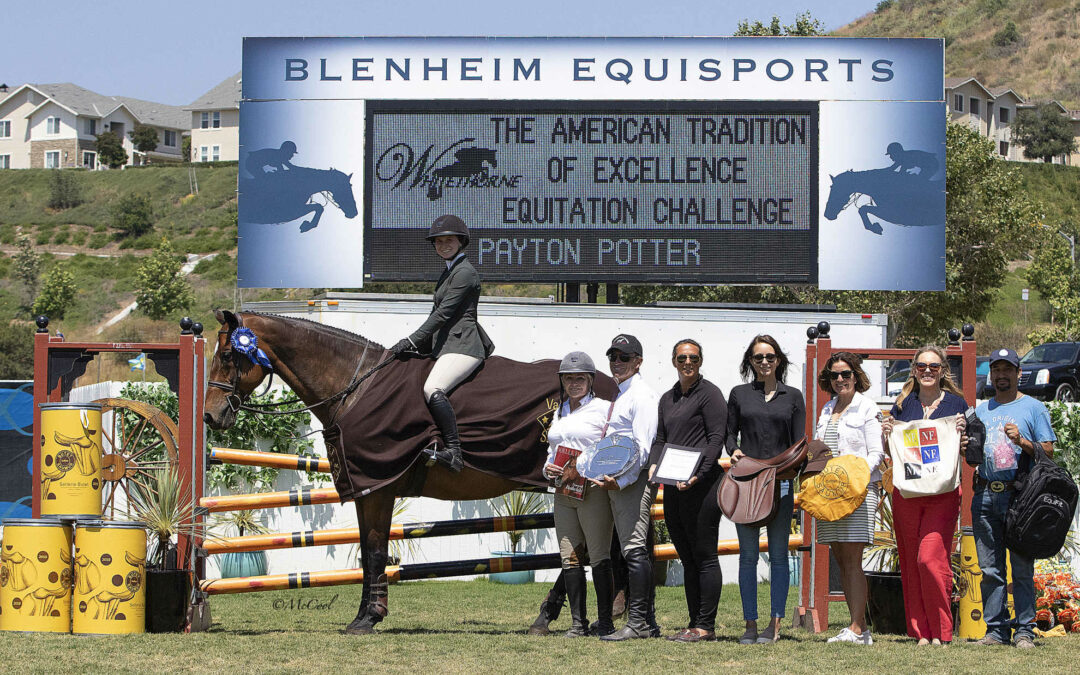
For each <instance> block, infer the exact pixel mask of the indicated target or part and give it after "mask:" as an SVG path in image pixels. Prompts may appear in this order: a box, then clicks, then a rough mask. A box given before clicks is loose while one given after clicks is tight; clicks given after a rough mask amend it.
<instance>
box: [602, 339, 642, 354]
mask: <svg viewBox="0 0 1080 675" xmlns="http://www.w3.org/2000/svg"><path fill="white" fill-rule="evenodd" d="M612 351H619V352H622V353H624V354H634V355H636V356H641V355H642V354H641V343H640V342H638V339H637V338H636V337H634V336H633V335H627V334H625V333H620V334H618V335H616V336H615V339H614V340H612V341H611V346H610V347H608V350H607V351H606V352H605V354H611V352H612Z"/></svg>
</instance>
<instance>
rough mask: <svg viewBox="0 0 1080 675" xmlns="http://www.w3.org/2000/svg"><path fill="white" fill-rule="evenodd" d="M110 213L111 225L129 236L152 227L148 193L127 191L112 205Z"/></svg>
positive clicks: (151, 209) (152, 215)
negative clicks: (111, 216)
mask: <svg viewBox="0 0 1080 675" xmlns="http://www.w3.org/2000/svg"><path fill="white" fill-rule="evenodd" d="M112 215H113V227H115V228H116V229H118V230H120V231H121V232H123V233H124V234H125V235H128V236H131V237H137V236H139V235H141V234H146V233H147V232H149V231H150V230H152V229H153V228H154V206H153V204H151V203H150V196H149V195H145V194H140V193H137V192H129V193H128V194H126V195H124V196H123V197H121V198H120V201H118V202H116V204H115V205H114V206H113V208H112Z"/></svg>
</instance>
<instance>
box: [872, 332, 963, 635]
mask: <svg viewBox="0 0 1080 675" xmlns="http://www.w3.org/2000/svg"><path fill="white" fill-rule="evenodd" d="M967 408H968V404H967V402H966V401H965V400H964V395H963V393H962V392H961V391H960V389H959V388H958V387H957V386H956V384H955V383H954V382H953V380H952V373H951V372H950V370H949V362H948V361H947V360H946V359H945V352H944V351H942V350H941V349H940V348H939V347H935V346H927V347H923V348H922V349H920V350H919V351H918V353H917V354H916V355H915V360H914V361H913V362H912V364H911V375H910V376H909V377H908V380H907V382H905V383H904V388H903V389H902V390H901V391H900V395H899V396H898V397H897V398H896V403H895V404H894V405H893V407H892V418H893V419H895V420H897V421H900V422H911V421H914V420H919V419H937V418H940V417H948V416H949V415H957V418H956V428H957V430H958V431H960V432H961V434H963V431H964V428H965V420H964V412H965V411H966V410H967ZM893 419H889V418H886V419H885V421H883V422H882V424H881V428H882V432H883V433H884V435H885V437H886V438H888V437H889V434H890V433H892V428H893ZM961 442H963V441H961ZM892 499H893V532H894V534H895V535H896V547H897V549H898V551H899V554H900V579H901V580H902V582H903V584H904V614H905V615H906V616H907V631H908V635H910V636H911V637H913V638H917V639H918V640H919V644H920V645H927V644H935V645H940V644H941V643H943V642H949V641H950V640H952V631H953V625H952V578H953V577H952V565H951V564H950V562H949V556H950V553H951V552H952V547H953V536H954V535H955V534H956V521H957V518H958V517H959V515H960V488H956V489H955V490H953V491H952V492H947V493H945V494H941V495H933V496H929V497H911V498H909V499H905V498H904V497H903V496H902V495H901V494H900V491H899V490H897V489H895V488H893V494H892Z"/></svg>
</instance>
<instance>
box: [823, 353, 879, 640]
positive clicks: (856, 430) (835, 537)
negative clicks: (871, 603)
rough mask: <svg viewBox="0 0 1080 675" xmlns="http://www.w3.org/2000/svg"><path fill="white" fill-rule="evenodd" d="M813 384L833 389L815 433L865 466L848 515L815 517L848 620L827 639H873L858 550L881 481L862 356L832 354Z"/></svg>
mask: <svg viewBox="0 0 1080 675" xmlns="http://www.w3.org/2000/svg"><path fill="white" fill-rule="evenodd" d="M818 385H819V386H820V387H821V388H822V389H824V390H825V391H828V392H832V393H833V394H834V396H833V398H832V400H830V401H829V402H828V403H826V404H825V407H824V408H823V409H822V411H821V417H819V418H818V422H817V433H816V434H815V438H818V439H820V440H822V441H824V442H825V444H826V445H828V446H829V448H831V449H832V451H833V454H834V455H857V456H859V457H862V458H863V459H865V460H866V463H867V464H868V465H869V466H870V486H869V489H868V490H867V493H866V499H865V500H864V501H863V503H862V505H861V506H859V508H857V509H856V510H855V511H854V512H853V513H852V514H851V515H848V516H845V517H844V518H841V519H840V520H836V521H833V522H825V521H818V523H817V541H818V543H819V544H828V545H829V548H830V549H832V553H833V556H834V557H835V558H836V562H837V564H838V565H839V566H840V575H841V576H840V579H841V583H842V584H843V587H844V597H845V599H846V600H847V606H848V611H849V612H850V614H851V625H850V626H848V627H847V628H844V629H843V630H841V631H840V634H839V635H837V636H836V637H832V638H829V642H852V643H856V644H865V645H871V644H874V640H873V638H872V637H871V636H870V630H869V629H868V628H867V627H866V575H865V574H864V573H863V568H862V561H863V549H864V548H865V547H866V545H867V544H872V543H873V542H874V516H875V514H876V513H877V507H878V500H879V499H880V496H879V489H880V485H881V470H880V468H879V467H880V465H881V460H882V459H884V458H885V451H884V449H883V448H882V445H881V413H880V412H879V411H878V408H877V405H876V404H875V403H874V402H873V401H872V400H870V399H869V398H867V397H866V396H863V395H862V392H864V391H866V390H867V389H869V388H870V379H869V378H868V377H867V376H866V373H865V372H863V369H862V359H861V358H859V357H858V356H857V355H855V354H852V353H851V352H837V353H835V354H833V355H832V356H831V357H830V358H829V360H828V361H826V362H825V367H824V368H823V369H822V371H821V374H820V375H819V376H818Z"/></svg>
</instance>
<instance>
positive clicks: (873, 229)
mask: <svg viewBox="0 0 1080 675" xmlns="http://www.w3.org/2000/svg"><path fill="white" fill-rule="evenodd" d="M866 229H868V230H870V231H871V232H873V233H874V234H881V233H882V232H884V230H883V229H882V228H881V225H878V224H877V223H871V224H870V225H867V226H866Z"/></svg>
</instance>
